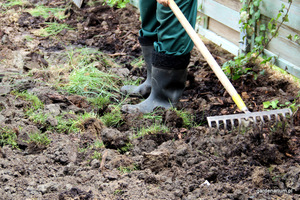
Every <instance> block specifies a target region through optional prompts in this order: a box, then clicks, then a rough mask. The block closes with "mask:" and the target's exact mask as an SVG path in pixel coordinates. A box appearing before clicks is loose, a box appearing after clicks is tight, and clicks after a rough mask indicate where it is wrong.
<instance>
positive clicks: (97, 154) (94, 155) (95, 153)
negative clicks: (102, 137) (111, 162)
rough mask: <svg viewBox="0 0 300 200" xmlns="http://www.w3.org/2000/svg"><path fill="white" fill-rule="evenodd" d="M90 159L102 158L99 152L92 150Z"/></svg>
mask: <svg viewBox="0 0 300 200" xmlns="http://www.w3.org/2000/svg"><path fill="white" fill-rule="evenodd" d="M92 159H97V160H101V159H102V154H101V153H100V152H98V151H94V154H93V156H92Z"/></svg>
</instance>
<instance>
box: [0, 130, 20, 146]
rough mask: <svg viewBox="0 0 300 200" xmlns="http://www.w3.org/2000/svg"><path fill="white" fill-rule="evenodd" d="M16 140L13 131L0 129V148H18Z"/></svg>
mask: <svg viewBox="0 0 300 200" xmlns="http://www.w3.org/2000/svg"><path fill="white" fill-rule="evenodd" d="M16 140H17V135H16V133H15V131H13V130H11V129H9V128H6V127H1V128H0V146H5V145H9V146H11V147H12V148H18V144H17V141H16Z"/></svg>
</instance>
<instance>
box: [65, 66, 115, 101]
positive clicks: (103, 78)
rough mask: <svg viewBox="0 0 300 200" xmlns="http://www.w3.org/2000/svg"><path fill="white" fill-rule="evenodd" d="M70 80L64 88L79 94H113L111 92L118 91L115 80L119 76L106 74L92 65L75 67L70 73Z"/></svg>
mask: <svg viewBox="0 0 300 200" xmlns="http://www.w3.org/2000/svg"><path fill="white" fill-rule="evenodd" d="M69 79H70V82H69V83H68V84H67V85H66V86H65V89H66V90H67V91H68V92H70V93H72V94H78V95H81V96H114V95H113V94H112V92H119V86H118V84H117V82H118V81H119V78H118V77H117V76H116V75H114V74H108V73H105V72H102V71H100V70H98V69H97V68H95V67H93V66H90V65H89V66H86V67H83V68H81V69H75V70H74V71H73V72H72V73H71V74H70V77H69Z"/></svg>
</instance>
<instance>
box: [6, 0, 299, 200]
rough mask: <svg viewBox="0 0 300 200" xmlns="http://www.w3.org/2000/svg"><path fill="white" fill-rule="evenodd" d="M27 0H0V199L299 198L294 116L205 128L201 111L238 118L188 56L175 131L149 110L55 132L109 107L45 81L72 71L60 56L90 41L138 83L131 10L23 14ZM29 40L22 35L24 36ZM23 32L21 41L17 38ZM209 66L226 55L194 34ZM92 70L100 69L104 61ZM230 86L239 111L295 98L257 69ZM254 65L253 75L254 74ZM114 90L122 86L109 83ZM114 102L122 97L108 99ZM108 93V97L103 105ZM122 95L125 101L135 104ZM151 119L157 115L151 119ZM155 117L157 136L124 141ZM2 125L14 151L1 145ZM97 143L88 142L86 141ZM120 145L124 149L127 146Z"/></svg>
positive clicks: (285, 83)
mask: <svg viewBox="0 0 300 200" xmlns="http://www.w3.org/2000/svg"><path fill="white" fill-rule="evenodd" d="M36 3H37V2H34V1H29V2H28V3H27V4H26V5H25V6H13V7H10V8H5V7H4V6H3V3H2V5H0V6H1V7H0V8H1V9H2V12H1V13H0V39H1V40H0V75H1V76H0V82H1V84H0V95H1V96H0V126H1V127H2V129H1V131H0V135H1V138H0V139H1V140H0V144H1V149H0V186H1V187H0V194H1V196H0V199H5V200H7V199H60V200H63V199H65V200H66V199H116V200H117V199H118V200H119V199H128V200H129V199H130V200H134V199H136V200H140V199H174V200H175V199H176V200H177V199H184V200H194V199H298V198H299V194H300V184H299V183H300V170H299V161H300V148H299V147H300V144H299V141H300V140H299V136H300V135H299V133H300V124H299V122H300V111H299V109H298V110H295V111H294V113H293V116H291V118H290V119H289V120H288V121H287V123H280V124H279V125H274V124H273V123H269V124H268V123H267V124H266V126H264V127H263V128H262V129H261V130H259V129H258V128H253V127H249V128H248V130H244V131H237V130H229V131H228V130H223V131H222V130H221V131H220V132H217V133H215V132H214V131H211V130H210V129H209V127H208V124H207V120H206V117H207V116H214V115H220V114H221V115H226V114H235V113H240V111H239V110H238V109H237V107H236V106H235V104H234V102H233V101H232V100H231V98H230V96H229V95H228V93H227V92H226V91H225V89H224V88H223V86H222V85H221V84H220V82H219V81H218V79H217V78H216V76H215V75H214V73H213V72H212V71H211V69H210V68H209V66H208V64H207V62H206V61H205V60H204V58H203V57H202V56H201V55H200V54H199V53H198V51H197V50H196V49H194V50H193V51H192V58H191V62H190V65H189V68H188V69H189V73H188V81H187V87H186V89H185V91H184V94H183V96H182V98H181V100H180V105H179V106H178V108H180V109H182V110H184V111H188V112H190V113H191V114H192V115H193V116H194V120H193V122H194V124H197V125H196V126H186V125H185V124H184V122H183V119H182V118H181V117H179V116H178V115H177V114H176V113H175V112H174V111H168V110H163V109H159V110H158V111H157V112H155V113H154V114H153V116H152V117H149V118H147V119H146V118H143V116H142V115H141V114H125V113H123V114H122V123H121V124H120V125H119V126H111V127H106V126H105V125H104V124H103V122H101V120H99V119H96V118H87V119H85V120H84V122H83V123H82V124H80V125H79V126H78V127H79V129H80V131H77V132H76V131H75V132H69V130H65V129H60V128H59V127H58V125H59V121H58V118H57V116H61V117H62V118H61V120H75V119H78V118H79V115H80V114H83V113H95V114H98V115H99V116H103V115H104V114H105V113H107V112H112V111H113V110H112V108H111V107H110V106H109V105H108V106H107V107H105V108H98V107H95V106H93V105H92V104H91V103H89V101H87V99H86V97H84V96H80V95H74V94H69V93H67V92H66V91H63V90H62V91H61V90H59V89H58V87H57V85H55V84H54V81H53V80H55V79H56V80H60V81H61V83H65V82H68V76H67V75H68V74H69V73H71V70H64V69H61V70H59V71H57V70H54V68H53V65H59V64H61V65H62V66H63V67H62V68H64V67H65V68H67V67H66V66H67V65H68V64H69V63H68V60H67V58H66V54H65V52H66V51H67V50H70V49H73V50H75V49H76V48H81V47H83V46H85V47H91V48H94V49H98V50H100V51H101V52H103V55H105V56H106V57H109V58H111V59H115V60H116V62H117V63H118V65H119V66H121V68H117V70H115V71H116V73H117V74H118V76H120V77H121V79H126V78H133V79H136V78H137V77H142V78H145V76H146V71H145V69H141V68H136V67H134V66H132V64H131V63H132V61H133V60H135V59H137V58H138V59H139V58H140V57H141V49H140V46H139V44H138V40H137V37H138V30H139V27H140V21H139V13H138V10H137V9H136V8H134V7H132V6H130V5H128V6H127V7H126V8H123V9H118V8H111V7H109V6H106V5H103V4H102V3H98V4H97V3H96V4H95V5H93V6H90V5H89V4H88V3H86V4H85V5H84V7H83V8H82V9H78V8H77V7H76V6H74V5H73V4H69V3H67V2H66V1H58V0H55V1H42V2H40V3H42V4H43V5H45V6H48V7H63V8H65V7H67V8H68V9H66V11H65V14H67V16H68V17H67V18H65V19H58V18H56V17H55V16H50V17H48V18H47V19H45V18H43V17H34V16H32V15H31V14H30V13H29V12H27V11H26V9H28V8H33V7H34V5H35V4H36ZM53 21H57V22H59V23H66V24H68V25H70V26H71V27H73V29H72V30H68V29H66V30H62V31H61V32H60V33H59V34H58V35H57V36H56V37H40V36H36V35H35V34H34V33H35V30H37V29H39V28H40V27H43V26H44V25H45V22H53ZM29 37H30V38H31V39H28V38H29ZM26 38H27V39H26ZM205 43H206V44H207V47H208V48H209V50H210V52H211V53H212V55H213V56H214V57H215V59H216V60H217V62H219V64H220V65H221V64H223V63H224V62H225V61H227V60H229V59H232V58H233V55H231V54H229V53H228V52H226V51H224V50H223V49H221V48H220V47H217V46H216V45H214V44H212V43H210V42H208V41H205ZM99 63H100V64H99V66H96V67H97V68H98V69H101V70H104V71H108V70H111V69H115V64H113V63H108V64H107V63H106V64H105V65H104V64H101V62H99ZM252 67H253V71H254V72H257V74H258V77H257V79H254V77H253V76H252V75H251V74H249V75H245V76H242V77H241V79H239V80H237V81H233V84H234V86H235V87H236V89H237V91H238V92H239V93H240V94H242V97H243V99H244V100H245V102H246V104H247V105H248V106H249V109H250V111H261V110H263V102H265V101H273V100H276V99H277V100H279V102H280V104H285V103H286V102H290V104H292V103H295V105H297V104H299V103H300V100H299V85H298V83H296V82H294V81H293V80H292V79H291V78H290V76H288V75H278V73H277V72H275V71H272V70H270V69H268V68H267V67H262V66H259V65H255V66H252ZM263 70H264V73H260V72H262V71H263ZM120 87H121V83H120ZM24 91H27V92H29V93H31V94H34V95H36V96H37V97H38V98H39V100H41V101H42V102H43V103H44V109H41V110H38V112H39V113H40V114H41V116H47V119H46V120H45V123H39V122H38V121H34V120H33V119H31V118H30V117H29V116H28V115H27V114H26V112H27V111H28V109H30V108H32V107H34V106H35V105H34V104H33V103H32V102H30V101H26V100H24V98H22V97H20V96H18V95H16V92H19V93H20V92H24ZM117 98H119V100H121V97H120V95H119V94H117ZM113 101H115V100H112V102H113ZM139 101H140V99H138V98H129V99H127V100H126V101H125V103H137V102H139ZM155 117H157V118H155ZM157 119H162V123H163V124H164V125H165V126H167V127H168V128H169V130H170V131H168V132H163V131H161V132H159V133H157V134H148V135H145V136H143V137H133V136H134V135H135V134H136V131H137V130H138V129H140V128H142V127H149V126H151V125H153V124H155V123H157V121H158V120H157ZM8 130H10V131H12V132H13V133H15V135H16V142H17V144H16V147H17V148H12V147H11V146H9V145H6V144H5V143H3V141H4V139H6V138H5V137H6V133H7V132H8ZM34 133H40V134H46V135H47V136H48V137H49V139H50V143H49V144H47V145H43V144H39V143H30V142H27V141H28V139H29V135H30V134H34ZM99 141H100V142H103V144H104V146H101V147H99V146H96V145H95V143H96V142H99ZM129 142H130V144H131V145H130V146H128V143H129Z"/></svg>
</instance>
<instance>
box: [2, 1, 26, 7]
mask: <svg viewBox="0 0 300 200" xmlns="http://www.w3.org/2000/svg"><path fill="white" fill-rule="evenodd" d="M26 4H28V1H26V0H7V3H2V6H3V7H4V8H10V7H13V6H24V5H26Z"/></svg>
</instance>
